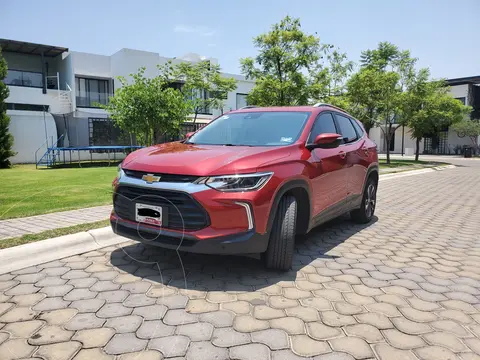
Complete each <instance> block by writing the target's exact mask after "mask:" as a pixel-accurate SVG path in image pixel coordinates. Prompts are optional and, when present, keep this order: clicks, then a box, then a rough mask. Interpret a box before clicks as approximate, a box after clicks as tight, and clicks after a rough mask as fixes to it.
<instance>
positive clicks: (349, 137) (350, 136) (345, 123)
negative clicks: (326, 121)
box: [335, 114, 357, 144]
mask: <svg viewBox="0 0 480 360" xmlns="http://www.w3.org/2000/svg"><path fill="white" fill-rule="evenodd" d="M335 117H336V119H337V125H338V127H339V128H340V129H339V130H340V134H341V135H342V138H343V142H344V143H345V144H348V143H350V142H352V141H355V140H357V133H356V132H355V128H354V127H353V125H352V123H351V122H350V119H349V118H347V117H345V116H342V115H339V114H335Z"/></svg>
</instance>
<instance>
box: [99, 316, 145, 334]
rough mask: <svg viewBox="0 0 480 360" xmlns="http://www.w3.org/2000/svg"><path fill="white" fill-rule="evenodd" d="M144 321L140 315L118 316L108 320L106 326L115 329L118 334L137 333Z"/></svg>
mask: <svg viewBox="0 0 480 360" xmlns="http://www.w3.org/2000/svg"><path fill="white" fill-rule="evenodd" d="M142 321H143V319H142V318H141V317H140V316H138V315H127V316H117V317H114V318H110V319H108V320H107V322H106V323H105V326H106V327H109V328H112V329H114V330H115V332H116V333H117V334H124V333H131V332H135V331H136V330H137V329H138V328H139V327H140V325H141V324H142Z"/></svg>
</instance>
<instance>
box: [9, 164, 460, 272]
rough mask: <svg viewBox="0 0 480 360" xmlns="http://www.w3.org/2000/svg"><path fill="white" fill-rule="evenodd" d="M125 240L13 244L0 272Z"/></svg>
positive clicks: (95, 234) (87, 235)
mask: <svg viewBox="0 0 480 360" xmlns="http://www.w3.org/2000/svg"><path fill="white" fill-rule="evenodd" d="M455 167H456V166H455V165H446V166H437V167H433V168H428V169H419V170H412V171H405V172H399V173H394V174H384V175H380V181H384V180H389V179H396V178H401V177H405V176H412V175H420V174H425V173H430V172H435V171H441V170H446V169H452V168H455ZM126 241H128V240H127V239H126V238H124V237H121V236H117V235H115V234H114V233H113V231H112V229H111V228H110V227H109V226H108V227H104V228H100V229H94V230H89V231H83V232H80V233H77V234H71V235H65V236H60V237H57V238H52V239H47V240H42V241H38V242H34V243H30V244H25V245H20V246H15V247H13V248H9V249H4V250H0V274H5V273H9V272H11V271H15V270H20V269H23V268H26V267H30V266H35V265H39V264H44V263H46V262H49V261H53V260H57V259H61V258H65V257H69V256H73V255H77V254H82V253H85V252H88V251H92V250H97V249H100V248H103V247H107V246H111V245H116V244H121V243H123V242H126Z"/></svg>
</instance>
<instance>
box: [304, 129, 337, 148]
mask: <svg viewBox="0 0 480 360" xmlns="http://www.w3.org/2000/svg"><path fill="white" fill-rule="evenodd" d="M341 142H342V135H339V134H334V133H325V134H320V135H317V137H316V138H315V140H314V141H313V144H309V145H307V148H308V149H310V150H311V149H316V148H321V149H333V148H336V147H338V146H339V145H340V144H341Z"/></svg>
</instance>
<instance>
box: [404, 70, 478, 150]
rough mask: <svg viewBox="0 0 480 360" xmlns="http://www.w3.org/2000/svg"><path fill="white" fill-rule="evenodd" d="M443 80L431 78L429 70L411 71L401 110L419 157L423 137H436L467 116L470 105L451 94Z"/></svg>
mask: <svg viewBox="0 0 480 360" xmlns="http://www.w3.org/2000/svg"><path fill="white" fill-rule="evenodd" d="M447 92H448V87H447V86H446V84H445V82H444V81H432V80H431V79H430V71H429V70H428V69H420V70H419V71H418V72H415V71H413V72H411V73H410V74H409V76H408V78H407V81H406V91H405V92H403V93H402V104H401V108H402V113H403V117H404V118H405V119H406V122H407V124H408V126H409V127H410V129H411V133H412V138H414V139H416V151H415V156H416V158H417V159H418V156H419V152H420V149H419V145H420V140H421V139H422V138H423V137H427V136H429V137H431V136H433V137H435V135H436V134H438V133H439V132H440V131H442V130H443V129H445V128H448V127H449V126H451V125H452V124H455V123H458V122H460V121H462V119H464V118H465V117H466V116H467V115H468V113H469V112H470V107H468V106H465V105H463V104H462V103H461V102H460V101H458V100H456V99H454V98H452V97H451V96H450V95H448V93H447Z"/></svg>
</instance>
